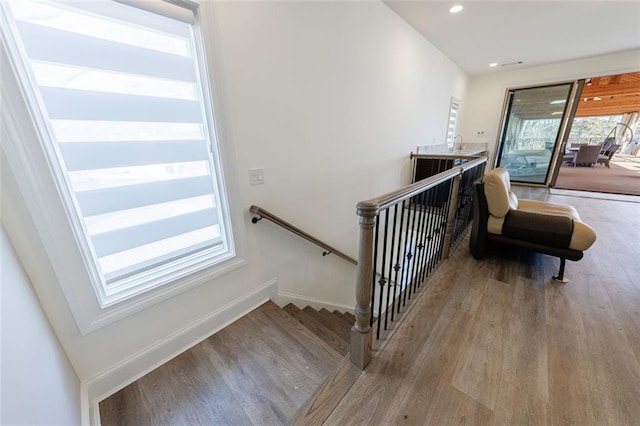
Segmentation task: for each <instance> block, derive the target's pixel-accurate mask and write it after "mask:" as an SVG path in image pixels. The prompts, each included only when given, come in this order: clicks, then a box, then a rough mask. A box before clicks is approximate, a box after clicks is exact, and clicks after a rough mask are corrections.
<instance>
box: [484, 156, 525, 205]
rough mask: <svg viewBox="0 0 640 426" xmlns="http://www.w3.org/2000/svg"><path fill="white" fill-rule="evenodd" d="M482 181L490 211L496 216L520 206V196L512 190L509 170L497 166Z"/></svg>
mask: <svg viewBox="0 0 640 426" xmlns="http://www.w3.org/2000/svg"><path fill="white" fill-rule="evenodd" d="M482 181H483V183H484V194H485V197H486V199H487V206H488V209H489V213H490V214H491V215H492V216H495V217H504V216H506V214H507V213H508V212H509V210H511V209H513V210H515V209H517V208H518V198H517V197H516V195H515V194H514V193H513V192H512V191H511V180H510V178H509V172H508V171H507V170H506V169H504V168H502V167H497V168H495V169H493V170H491V171H490V172H489V173H487V174H486V175H485V176H484V177H483V178H482Z"/></svg>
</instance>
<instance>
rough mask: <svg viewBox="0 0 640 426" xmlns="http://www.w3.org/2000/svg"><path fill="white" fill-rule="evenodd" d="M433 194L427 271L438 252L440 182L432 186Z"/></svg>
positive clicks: (431, 268) (430, 268) (431, 266)
mask: <svg viewBox="0 0 640 426" xmlns="http://www.w3.org/2000/svg"><path fill="white" fill-rule="evenodd" d="M432 190H433V196H434V198H435V200H434V203H433V211H432V217H431V250H430V253H431V258H430V259H429V273H431V271H433V267H434V259H435V258H436V256H437V253H438V234H439V231H440V219H439V218H440V209H441V208H442V206H441V205H440V202H441V200H442V198H441V197H442V184H440V185H438V186H436V187H434V188H432Z"/></svg>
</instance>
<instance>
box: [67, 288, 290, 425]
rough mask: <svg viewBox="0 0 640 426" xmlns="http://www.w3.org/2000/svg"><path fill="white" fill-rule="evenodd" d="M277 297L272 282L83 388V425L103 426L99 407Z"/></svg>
mask: <svg viewBox="0 0 640 426" xmlns="http://www.w3.org/2000/svg"><path fill="white" fill-rule="evenodd" d="M277 294H278V280H277V279H275V278H274V279H273V280H271V281H269V282H268V283H266V284H264V285H262V286H261V287H259V288H257V289H256V290H254V291H253V292H251V293H249V294H246V295H244V296H242V297H240V298H238V299H236V300H234V301H232V302H230V303H228V304H227V305H225V306H223V307H221V308H219V309H218V310H216V311H214V312H212V313H211V314H209V315H207V316H205V317H203V318H201V319H199V320H197V321H195V322H193V323H191V324H189V325H187V326H185V327H184V328H182V329H181V330H178V331H177V332H175V333H173V334H171V335H169V336H167V337H165V338H164V339H162V340H160V341H158V342H156V343H154V344H153V345H151V346H149V347H147V348H145V349H143V350H141V351H140V352H138V353H136V354H134V355H132V356H130V357H128V358H126V359H124V360H123V361H121V362H119V363H118V364H116V365H114V366H113V367H111V368H109V369H107V370H105V371H103V372H102V373H100V374H98V375H96V376H94V377H92V378H90V379H88V380H86V381H84V382H83V383H82V384H81V388H80V389H81V390H80V391H81V396H80V399H81V407H82V424H83V425H98V426H99V425H100V410H99V407H98V403H99V402H100V401H102V400H103V399H105V398H106V397H108V396H110V395H112V394H114V393H115V392H117V391H119V390H120V389H122V388H124V387H125V386H127V385H129V384H131V383H133V382H135V381H136V380H138V379H139V378H140V377H142V376H144V375H145V374H147V373H149V372H150V371H152V370H153V369H155V368H157V367H159V366H160V365H162V364H164V363H165V362H167V361H169V360H170V359H172V358H174V357H176V356H177V355H179V354H181V353H182V352H184V351H185V350H187V349H189V348H191V347H192V346H194V345H196V344H198V343H200V342H201V341H203V340H204V339H206V338H208V337H209V336H211V335H213V334H214V333H216V332H217V331H219V330H221V329H222V328H224V327H226V326H227V325H229V324H231V323H232V322H234V321H235V320H237V319H238V318H240V317H242V316H244V315H246V314H247V313H249V312H250V311H252V310H253V309H255V308H256V307H258V306H260V305H262V304H263V303H264V302H266V301H267V300H269V299H272V300H274V299H275V298H276V297H277Z"/></svg>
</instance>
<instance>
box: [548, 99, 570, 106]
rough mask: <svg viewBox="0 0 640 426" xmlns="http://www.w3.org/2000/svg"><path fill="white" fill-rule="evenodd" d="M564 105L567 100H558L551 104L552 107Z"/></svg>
mask: <svg viewBox="0 0 640 426" xmlns="http://www.w3.org/2000/svg"><path fill="white" fill-rule="evenodd" d="M564 103H567V100H566V99H557V100H555V101H551V102H549V104H550V105H558V104H564Z"/></svg>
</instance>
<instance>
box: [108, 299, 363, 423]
mask: <svg viewBox="0 0 640 426" xmlns="http://www.w3.org/2000/svg"><path fill="white" fill-rule="evenodd" d="M354 320H355V319H354V316H353V315H352V314H349V313H346V314H343V313H340V312H338V311H334V312H330V311H328V310H326V309H321V310H319V311H318V310H315V309H313V308H311V307H309V306H307V307H305V308H304V309H299V308H298V307H296V306H295V305H293V304H289V305H287V306H285V307H284V308H280V307H278V306H277V305H276V304H275V303H273V302H271V301H268V302H266V303H265V304H263V305H262V306H260V307H258V308H257V309H255V310H253V311H252V312H250V313H249V314H247V315H245V316H244V317H242V318H240V319H238V320H237V321H235V322H234V323H232V324H230V325H229V326H227V327H226V328H224V329H223V330H220V331H219V332H217V333H216V334H214V335H213V336H211V337H209V338H208V339H206V340H204V341H203V342H201V343H199V344H197V345H195V346H194V347H192V348H191V349H189V350H187V351H185V352H183V353H182V354H180V355H178V356H177V357H175V358H174V359H172V360H170V361H168V362H166V363H165V364H163V365H161V366H160V367H158V368H156V369H155V370H153V371H151V372H150V373H148V374H146V375H145V376H143V377H141V378H140V379H138V380H137V381H135V382H134V383H132V384H130V385H129V386H127V387H125V388H124V389H122V390H120V391H118V392H117V393H115V394H113V395H111V396H110V397H109V398H107V399H105V400H103V401H102V402H100V419H101V423H102V425H114V424H118V425H128V424H130V425H134V424H135V425H138V424H287V423H289V422H290V421H291V420H292V419H294V416H296V413H297V412H298V411H300V409H301V408H303V405H304V404H305V402H307V401H308V400H310V398H311V397H312V396H314V395H315V394H316V393H318V392H319V391H320V390H321V386H322V385H323V383H325V382H326V381H327V379H329V378H331V377H332V375H334V374H335V372H336V371H338V369H339V368H340V367H341V366H342V365H344V364H345V363H348V360H346V359H345V356H346V355H347V353H348V351H349V333H350V329H351V327H352V325H353V323H354ZM298 416H299V414H298Z"/></svg>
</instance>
